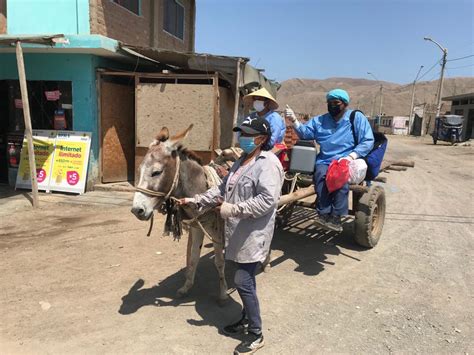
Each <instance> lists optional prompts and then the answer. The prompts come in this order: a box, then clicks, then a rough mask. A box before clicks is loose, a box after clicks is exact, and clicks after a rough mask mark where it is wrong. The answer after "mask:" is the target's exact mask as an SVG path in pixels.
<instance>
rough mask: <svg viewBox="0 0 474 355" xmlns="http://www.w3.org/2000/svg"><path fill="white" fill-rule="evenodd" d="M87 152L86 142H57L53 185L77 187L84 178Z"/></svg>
mask: <svg viewBox="0 0 474 355" xmlns="http://www.w3.org/2000/svg"><path fill="white" fill-rule="evenodd" d="M86 150H87V143H85V142H68V141H64V140H57V141H56V150H55V154H54V164H53V173H52V177H53V182H52V185H57V186H61V185H63V186H75V185H77V184H78V183H79V181H80V180H81V179H83V178H84V159H85V157H86V154H85V153H86Z"/></svg>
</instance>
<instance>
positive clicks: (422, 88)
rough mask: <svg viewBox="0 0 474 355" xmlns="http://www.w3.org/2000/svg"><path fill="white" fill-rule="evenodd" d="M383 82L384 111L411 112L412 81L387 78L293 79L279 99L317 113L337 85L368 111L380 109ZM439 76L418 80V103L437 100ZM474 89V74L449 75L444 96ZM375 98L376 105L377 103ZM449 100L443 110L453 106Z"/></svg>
mask: <svg viewBox="0 0 474 355" xmlns="http://www.w3.org/2000/svg"><path fill="white" fill-rule="evenodd" d="M381 84H382V85H383V107H382V111H383V112H384V113H385V114H386V115H389V116H408V114H409V111H410V103H411V90H412V87H413V85H412V83H409V84H405V85H400V84H395V83H390V82H385V81H375V80H367V79H352V78H329V79H324V80H316V79H290V80H286V81H284V82H283V83H282V86H281V88H280V90H279V91H278V96H277V101H278V103H279V104H280V108H281V109H283V108H284V107H285V105H286V104H288V105H290V106H291V107H292V108H293V110H295V112H299V113H308V114H310V115H317V114H321V113H324V112H326V111H327V108H326V99H325V97H326V93H327V92H328V91H329V90H331V89H334V88H341V89H344V90H347V92H349V95H350V97H351V104H350V106H351V107H352V108H359V109H360V110H362V111H363V112H365V113H366V114H367V115H371V113H372V112H375V114H378V112H379V110H380V85H381ZM437 88H438V80H435V81H421V82H418V83H416V91H415V105H420V104H424V103H427V104H433V103H436V91H437ZM468 92H474V77H458V78H447V79H445V81H444V85H443V93H442V97H446V96H452V95H459V94H464V93H468ZM374 99H375V105H374ZM449 105H450V103H449V102H445V103H444V105H443V107H442V112H444V111H446V110H449V109H450V107H449Z"/></svg>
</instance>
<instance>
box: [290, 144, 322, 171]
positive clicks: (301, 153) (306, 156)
mask: <svg viewBox="0 0 474 355" xmlns="http://www.w3.org/2000/svg"><path fill="white" fill-rule="evenodd" d="M317 154H318V150H317V148H316V145H315V144H314V141H303V140H300V141H298V142H296V144H295V145H294V146H293V148H292V149H291V158H290V171H291V172H294V173H303V174H312V173H313V172H314V164H315V162H316V155H317Z"/></svg>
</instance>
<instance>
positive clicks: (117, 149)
mask: <svg viewBox="0 0 474 355" xmlns="http://www.w3.org/2000/svg"><path fill="white" fill-rule="evenodd" d="M100 95H101V100H100V102H101V104H100V112H101V134H102V137H101V138H102V182H104V183H106V182H119V181H132V180H133V178H134V165H135V92H134V88H133V86H130V85H125V84H120V83H114V82H110V81H107V80H106V79H104V78H103V79H101V87H100Z"/></svg>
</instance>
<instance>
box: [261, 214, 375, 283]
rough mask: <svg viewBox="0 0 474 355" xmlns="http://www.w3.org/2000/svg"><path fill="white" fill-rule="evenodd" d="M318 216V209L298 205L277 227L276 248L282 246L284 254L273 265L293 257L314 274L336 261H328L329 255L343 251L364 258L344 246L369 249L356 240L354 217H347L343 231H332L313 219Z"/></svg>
mask: <svg viewBox="0 0 474 355" xmlns="http://www.w3.org/2000/svg"><path fill="white" fill-rule="evenodd" d="M315 217H316V212H315V210H313V209H309V208H304V207H300V206H297V207H295V209H294V211H293V212H292V214H291V217H290V218H289V219H288V221H287V222H286V224H285V225H284V226H282V227H281V228H278V229H277V230H276V231H275V235H274V237H273V241H272V250H281V251H282V252H283V255H282V256H280V257H278V258H276V259H274V260H272V261H271V263H270V264H271V266H272V268H273V267H276V266H278V265H279V264H281V263H283V262H284V261H286V260H288V259H292V260H293V261H294V262H295V263H296V264H298V266H297V267H296V268H295V271H298V272H302V273H303V274H304V275H308V276H314V275H318V274H319V273H320V272H321V271H323V270H324V267H325V265H327V264H330V265H333V264H334V262H332V261H327V259H328V257H327V256H328V255H341V256H345V257H348V258H351V259H354V260H357V261H360V259H357V258H355V257H353V256H350V255H347V254H345V253H344V252H342V251H341V249H340V247H343V248H345V249H349V250H355V251H364V250H366V249H364V248H362V247H360V246H358V245H356V244H355V242H354V241H353V233H354V231H353V218H352V217H346V218H345V219H344V221H343V222H344V224H343V226H344V231H343V232H342V233H335V232H329V231H326V230H324V229H321V228H318V227H316V226H315V225H313V223H312V220H314V218H315Z"/></svg>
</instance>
